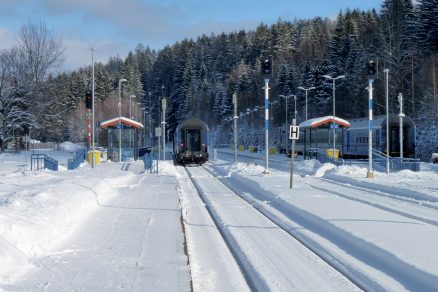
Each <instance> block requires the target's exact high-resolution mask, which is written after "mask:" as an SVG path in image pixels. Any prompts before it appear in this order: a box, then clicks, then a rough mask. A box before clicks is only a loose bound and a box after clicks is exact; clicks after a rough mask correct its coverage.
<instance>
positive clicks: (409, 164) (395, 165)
mask: <svg viewBox="0 0 438 292" xmlns="http://www.w3.org/2000/svg"><path fill="white" fill-rule="evenodd" d="M389 165H390V168H391V170H392V171H400V170H405V169H407V170H411V171H420V159H419V158H403V159H400V158H399V157H393V158H391V160H390V162H389Z"/></svg>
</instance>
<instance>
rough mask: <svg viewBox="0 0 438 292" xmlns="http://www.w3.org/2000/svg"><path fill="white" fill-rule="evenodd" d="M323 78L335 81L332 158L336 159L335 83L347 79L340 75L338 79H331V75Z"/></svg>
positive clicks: (334, 88)
mask: <svg viewBox="0 0 438 292" xmlns="http://www.w3.org/2000/svg"><path fill="white" fill-rule="evenodd" d="M322 77H324V78H326V79H330V80H332V81H333V152H332V157H333V158H335V150H336V128H335V125H336V123H335V117H336V116H335V113H336V111H335V109H336V103H335V98H336V95H335V90H336V87H335V83H336V80H337V79H341V78H345V76H344V75H339V76H338V77H334V78H333V77H331V76H329V75H324V76H322Z"/></svg>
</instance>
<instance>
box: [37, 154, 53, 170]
mask: <svg viewBox="0 0 438 292" xmlns="http://www.w3.org/2000/svg"><path fill="white" fill-rule="evenodd" d="M30 161H31V162H30V169H31V170H32V171H33V170H41V169H44V168H46V169H49V170H53V171H58V161H57V160H55V159H53V158H52V157H50V156H48V155H46V154H32V155H31V156H30Z"/></svg>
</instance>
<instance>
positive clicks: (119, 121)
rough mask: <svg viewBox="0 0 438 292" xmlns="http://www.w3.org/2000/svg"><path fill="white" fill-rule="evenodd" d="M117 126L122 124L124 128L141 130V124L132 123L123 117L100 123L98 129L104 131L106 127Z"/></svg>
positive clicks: (132, 121)
mask: <svg viewBox="0 0 438 292" xmlns="http://www.w3.org/2000/svg"><path fill="white" fill-rule="evenodd" d="M119 124H123V125H126V126H130V127H133V128H137V129H141V128H143V124H142V123H139V122H137V121H134V120H131V119H128V118H125V117H120V118H119V117H117V118H114V119H111V120H108V121H104V122H102V123H101V124H100V127H101V128H102V129H106V128H108V127H116V126H117V125H119Z"/></svg>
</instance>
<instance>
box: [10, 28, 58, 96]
mask: <svg viewBox="0 0 438 292" xmlns="http://www.w3.org/2000/svg"><path fill="white" fill-rule="evenodd" d="M19 47H20V51H21V52H22V54H23V57H24V58H25V60H26V61H27V64H28V66H29V68H28V70H29V76H28V78H29V82H30V84H31V85H32V87H31V90H32V94H33V95H35V94H38V91H39V90H40V86H41V84H42V82H43V81H44V80H45V79H46V78H47V75H48V73H49V72H50V70H52V69H55V68H56V67H57V66H59V65H60V64H61V63H62V62H63V61H64V58H63V54H64V50H65V48H64V46H63V44H62V41H61V39H59V38H57V37H55V36H54V34H53V32H52V31H50V30H49V29H48V28H47V26H46V24H45V23H44V22H42V21H40V22H39V23H32V22H31V21H30V20H28V22H27V23H25V24H24V25H23V26H22V27H21V29H20V32H19Z"/></svg>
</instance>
